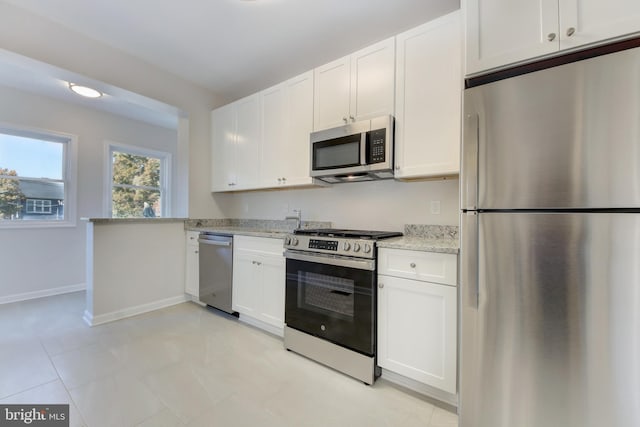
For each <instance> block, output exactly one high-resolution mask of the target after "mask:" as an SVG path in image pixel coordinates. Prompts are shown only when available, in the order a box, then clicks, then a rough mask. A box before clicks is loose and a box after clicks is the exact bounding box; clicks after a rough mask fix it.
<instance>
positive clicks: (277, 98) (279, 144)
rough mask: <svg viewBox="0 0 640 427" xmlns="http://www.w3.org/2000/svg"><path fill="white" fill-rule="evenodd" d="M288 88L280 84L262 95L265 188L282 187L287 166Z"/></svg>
mask: <svg viewBox="0 0 640 427" xmlns="http://www.w3.org/2000/svg"><path fill="white" fill-rule="evenodd" d="M285 88H286V86H285V85H284V84H280V85H277V86H274V87H272V88H270V89H267V90H265V91H263V92H262V93H261V95H260V97H261V102H260V104H261V105H260V111H261V116H262V117H261V122H262V170H261V178H260V181H261V184H262V186H264V187H276V186H279V185H282V177H283V171H282V168H283V166H284V165H285V163H286V162H285V161H284V160H283V157H285V156H287V155H286V154H285V153H286V148H287V127H286V122H287V119H286V112H287V111H286V110H287V109H286V99H285V97H286V93H285Z"/></svg>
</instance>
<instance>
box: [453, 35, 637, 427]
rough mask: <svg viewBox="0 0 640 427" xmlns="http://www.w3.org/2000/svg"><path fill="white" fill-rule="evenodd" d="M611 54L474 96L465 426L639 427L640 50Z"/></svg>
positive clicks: (504, 82)
mask: <svg viewBox="0 0 640 427" xmlns="http://www.w3.org/2000/svg"><path fill="white" fill-rule="evenodd" d="M622 47H624V46H622ZM602 52H603V51H594V52H593V55H597V56H595V57H591V58H587V59H580V60H577V61H576V59H577V58H580V57H588V56H589V54H585V55H582V56H580V55H578V56H577V57H576V56H575V55H574V56H573V57H569V58H568V60H569V61H573V62H569V63H566V64H562V65H553V64H552V63H551V64H550V63H546V64H541V65H539V66H538V68H540V69H539V70H537V71H532V70H524V74H520V75H518V73H519V72H520V70H515V71H514V72H513V73H512V74H513V76H511V77H507V78H504V79H499V80H497V81H493V82H491V79H490V78H487V79H485V80H486V81H487V82H486V83H485V82H483V81H482V79H480V80H479V83H480V84H478V85H477V86H475V87H472V88H469V89H466V90H465V95H464V108H465V113H464V117H463V120H464V127H463V150H462V152H463V160H462V176H461V180H460V185H461V208H462V214H461V225H462V232H461V233H462V236H461V239H462V240H461V242H462V246H461V286H460V315H461V326H460V328H461V329H460V337H461V338H460V365H459V366H460V384H459V391H460V402H459V416H460V427H596V426H598V427H601V426H607V427H638V426H640V48H632V49H626V50H622V51H618V52H614V53H607V54H602ZM557 62H561V61H557ZM507 74H508V73H507ZM477 82H478V81H476V83H477ZM471 83H473V82H471Z"/></svg>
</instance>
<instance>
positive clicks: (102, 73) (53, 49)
mask: <svg viewBox="0 0 640 427" xmlns="http://www.w3.org/2000/svg"><path fill="white" fill-rule="evenodd" d="M167 31H171V29H170V28H169V29H167ZM202 44H203V46H206V40H203V43H202ZM0 48H3V49H6V50H10V51H13V52H16V53H18V54H20V55H24V56H27V57H30V58H34V59H37V60H39V61H42V62H45V63H48V64H52V65H55V66H57V67H60V68H63V69H66V70H69V71H73V72H76V73H79V74H82V75H85V76H87V77H90V78H92V79H96V80H100V81H103V82H105V83H108V84H111V85H114V86H117V87H120V88H123V89H126V90H129V91H131V92H135V93H139V94H141V95H144V96H147V97H149V98H153V99H156V100H158V101H162V102H164V103H166V104H169V105H173V106H175V107H178V108H179V109H181V110H183V111H185V112H186V113H187V114H188V118H189V124H188V138H187V139H186V140H185V139H184V138H179V140H180V141H181V143H188V147H187V148H184V147H179V152H180V154H181V156H188V160H187V159H183V158H182V157H180V156H179V158H178V159H177V162H178V165H179V166H182V167H183V169H181V170H182V171H184V173H185V174H186V173H187V172H186V171H187V169H186V168H188V174H189V177H188V190H187V185H185V186H184V187H183V188H184V191H188V193H189V194H188V202H189V212H188V214H189V216H191V217H194V218H202V217H212V216H219V215H220V209H219V207H218V205H217V202H216V200H214V199H213V198H212V197H211V192H210V184H209V181H210V180H209V177H210V176H211V166H210V155H211V153H210V143H209V138H210V137H209V135H210V113H211V110H212V109H213V108H215V107H217V106H220V105H222V104H223V103H224V102H223V101H224V100H223V99H222V98H221V97H218V96H217V95H216V94H214V93H212V92H211V91H209V90H207V89H205V88H203V87H200V86H197V85H195V84H193V83H190V82H187V81H185V80H183V79H181V78H179V77H177V76H175V75H173V74H171V73H168V72H166V71H163V70H160V69H158V68H156V67H154V66H152V65H150V64H148V63H146V62H144V61H143V60H141V59H139V58H136V57H134V56H131V55H128V54H126V53H124V52H121V51H119V50H116V49H113V48H111V47H110V46H107V45H105V44H103V43H101V42H98V41H96V40H92V39H89V38H87V37H85V36H83V35H82V34H79V33H77V32H75V31H73V30H70V29H68V28H65V27H63V26H61V25H59V24H57V23H54V22H52V21H49V20H46V19H43V18H41V17H38V16H36V15H33V14H31V13H29V12H26V11H24V10H22V9H20V8H16V7H14V6H10V5H8V4H6V3H2V2H0ZM180 178H182V177H180ZM185 181H186V179H185ZM185 184H186V182H185ZM184 199H185V200H186V199H187V198H186V197H184Z"/></svg>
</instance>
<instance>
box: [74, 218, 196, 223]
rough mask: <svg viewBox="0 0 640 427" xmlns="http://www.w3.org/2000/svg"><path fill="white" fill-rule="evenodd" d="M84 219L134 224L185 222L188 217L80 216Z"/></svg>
mask: <svg viewBox="0 0 640 427" xmlns="http://www.w3.org/2000/svg"><path fill="white" fill-rule="evenodd" d="M80 219H81V220H82V221H89V222H93V223H94V224H134V223H140V224H144V223H148V224H152V223H155V224H157V223H161V222H184V221H185V220H186V218H80Z"/></svg>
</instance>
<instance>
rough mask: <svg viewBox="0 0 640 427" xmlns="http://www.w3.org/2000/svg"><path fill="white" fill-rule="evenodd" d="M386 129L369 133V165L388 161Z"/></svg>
mask: <svg viewBox="0 0 640 427" xmlns="http://www.w3.org/2000/svg"><path fill="white" fill-rule="evenodd" d="M386 133H387V130H386V129H376V130H372V131H370V132H368V135H367V136H368V138H367V164H368V165H370V164H372V163H383V162H384V161H385V160H386V148H385V147H386V142H387V141H386Z"/></svg>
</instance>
